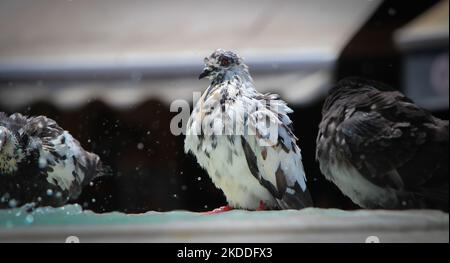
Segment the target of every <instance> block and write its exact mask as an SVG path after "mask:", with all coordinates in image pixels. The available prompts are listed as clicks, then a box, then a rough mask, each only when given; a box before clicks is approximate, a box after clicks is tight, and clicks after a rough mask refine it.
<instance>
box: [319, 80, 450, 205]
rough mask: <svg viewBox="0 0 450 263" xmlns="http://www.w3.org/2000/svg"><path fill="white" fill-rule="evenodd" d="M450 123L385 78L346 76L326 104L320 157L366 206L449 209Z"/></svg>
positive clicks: (333, 176)
mask: <svg viewBox="0 0 450 263" xmlns="http://www.w3.org/2000/svg"><path fill="white" fill-rule="evenodd" d="M448 126H449V125H448V121H444V120H441V119H438V118H436V117H434V116H433V115H432V114H430V113H429V112H428V111H426V110H424V109H422V108H420V107H419V106H417V105H415V104H414V102H412V101H411V100H410V99H408V98H407V97H405V96H404V95H403V94H402V93H400V92H399V91H396V90H394V89H392V88H390V87H389V86H387V85H385V84H382V83H378V82H375V81H370V80H365V79H360V78H347V79H344V80H342V81H340V82H339V83H338V84H337V85H336V86H335V87H334V88H333V89H332V90H331V91H330V94H329V96H328V97H327V99H326V101H325V104H324V106H323V109H322V122H321V123H320V126H319V134H318V137H317V151H316V158H317V160H318V161H319V163H320V169H321V171H322V173H323V174H324V175H325V177H326V178H327V179H328V180H330V181H332V182H334V183H335V184H336V185H337V186H338V187H339V188H340V190H341V191H342V192H343V193H344V194H346V195H347V196H349V197H350V198H351V199H352V201H353V202H355V203H356V204H358V205H360V206H361V207H363V208H373V209H376V208H384V209H417V208H424V209H425V208H427V209H428V208H429V209H440V210H444V211H448V199H449V196H448V176H449V174H448V165H449V164H448V162H449V155H448V146H449V145H448V137H449V130H448Z"/></svg>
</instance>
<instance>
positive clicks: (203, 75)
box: [198, 67, 212, 79]
mask: <svg viewBox="0 0 450 263" xmlns="http://www.w3.org/2000/svg"><path fill="white" fill-rule="evenodd" d="M211 72H212V70H211V69H210V68H208V67H206V68H204V69H203V71H202V73H201V74H200V76H198V79H202V78H205V77H207V76H209V74H211Z"/></svg>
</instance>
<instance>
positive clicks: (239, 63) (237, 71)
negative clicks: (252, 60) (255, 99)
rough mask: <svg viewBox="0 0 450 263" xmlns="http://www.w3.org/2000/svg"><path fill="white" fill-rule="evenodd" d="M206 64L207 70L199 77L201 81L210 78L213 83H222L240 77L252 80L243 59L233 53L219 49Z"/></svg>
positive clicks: (205, 61)
mask: <svg viewBox="0 0 450 263" xmlns="http://www.w3.org/2000/svg"><path fill="white" fill-rule="evenodd" d="M204 63H205V68H204V69H203V72H202V73H201V74H200V76H199V77H198V78H199V79H202V78H208V79H210V80H212V81H213V82H214V81H216V82H219V83H220V82H222V81H224V80H228V79H231V78H232V77H234V76H236V75H240V76H241V77H242V76H243V77H244V78H248V79H249V80H251V78H250V74H249V72H248V67H247V66H246V65H245V64H244V62H243V60H242V58H241V57H240V56H239V55H237V54H236V53H233V52H231V51H225V50H223V49H217V50H216V51H214V52H213V53H212V54H211V55H210V56H209V57H206V58H205V59H204Z"/></svg>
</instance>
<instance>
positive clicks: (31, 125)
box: [0, 112, 108, 208]
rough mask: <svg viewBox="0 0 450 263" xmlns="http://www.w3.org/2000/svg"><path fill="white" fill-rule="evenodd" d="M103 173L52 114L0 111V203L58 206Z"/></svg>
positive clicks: (93, 156)
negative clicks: (32, 114)
mask: <svg viewBox="0 0 450 263" xmlns="http://www.w3.org/2000/svg"><path fill="white" fill-rule="evenodd" d="M107 173H108V168H107V166H104V165H102V163H101V161H100V158H99V157H98V156H97V155H96V154H93V153H90V152H87V151H85V150H84V149H83V148H82V147H81V146H80V143H79V142H78V141H77V140H76V139H74V138H73V137H72V135H70V134H69V132H67V131H65V130H63V129H62V128H61V127H60V126H58V124H57V123H56V122H55V121H54V120H52V119H49V118H47V117H44V116H37V117H26V116H24V115H22V114H20V113H14V114H12V115H10V116H7V115H6V114H5V113H2V112H0V208H14V207H16V206H22V205H25V204H27V205H29V204H33V206H34V207H38V206H53V207H58V206H62V205H64V204H66V203H67V202H68V201H69V200H73V199H76V198H77V197H78V196H79V195H80V193H81V190H82V187H83V186H85V185H87V184H89V183H90V182H91V181H92V180H93V179H94V178H96V177H97V176H101V175H106V174H107Z"/></svg>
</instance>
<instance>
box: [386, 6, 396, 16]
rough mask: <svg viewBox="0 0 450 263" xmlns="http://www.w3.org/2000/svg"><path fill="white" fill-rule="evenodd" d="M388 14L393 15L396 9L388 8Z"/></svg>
mask: <svg viewBox="0 0 450 263" xmlns="http://www.w3.org/2000/svg"><path fill="white" fill-rule="evenodd" d="M388 14H389V15H390V16H395V14H397V10H395V8H392V7H391V8H389V9H388Z"/></svg>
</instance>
